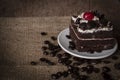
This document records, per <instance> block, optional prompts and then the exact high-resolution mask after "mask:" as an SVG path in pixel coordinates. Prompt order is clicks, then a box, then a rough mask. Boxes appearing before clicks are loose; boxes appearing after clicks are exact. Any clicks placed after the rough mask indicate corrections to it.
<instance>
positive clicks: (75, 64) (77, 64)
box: [72, 62, 82, 66]
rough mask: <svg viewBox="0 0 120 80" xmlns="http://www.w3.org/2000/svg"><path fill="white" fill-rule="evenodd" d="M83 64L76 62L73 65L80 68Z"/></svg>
mask: <svg viewBox="0 0 120 80" xmlns="http://www.w3.org/2000/svg"><path fill="white" fill-rule="evenodd" d="M81 64H82V63H81V62H74V63H73V64H72V65H73V66H79V65H81Z"/></svg>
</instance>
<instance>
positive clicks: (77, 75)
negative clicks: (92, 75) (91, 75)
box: [71, 73, 79, 80]
mask: <svg viewBox="0 0 120 80" xmlns="http://www.w3.org/2000/svg"><path fill="white" fill-rule="evenodd" d="M71 77H72V78H73V79H74V80H77V79H78V78H79V74H74V73H72V74H71Z"/></svg>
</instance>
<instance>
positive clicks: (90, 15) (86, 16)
mask: <svg viewBox="0 0 120 80" xmlns="http://www.w3.org/2000/svg"><path fill="white" fill-rule="evenodd" d="M83 18H84V19H85V20H92V19H93V18H94V14H93V13H92V12H85V13H84V14H83Z"/></svg>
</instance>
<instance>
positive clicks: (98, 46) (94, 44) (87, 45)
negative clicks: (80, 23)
mask: <svg viewBox="0 0 120 80" xmlns="http://www.w3.org/2000/svg"><path fill="white" fill-rule="evenodd" d="M72 27H73V28H72ZM69 29H70V36H71V39H72V41H73V42H74V43H75V46H76V49H77V50H78V51H80V52H86V51H90V50H93V51H102V50H107V49H112V48H113V47H114V46H115V43H116V40H115V39H114V38H112V36H111V35H108V33H107V32H105V31H104V32H101V33H104V34H100V33H99V32H98V33H97V32H96V34H89V33H87V34H82V33H80V32H78V31H77V29H76V27H75V26H70V27H69ZM73 29H74V31H75V33H76V34H77V36H79V38H83V39H88V38H89V39H90V38H91V39H92V38H93V37H92V36H93V35H94V39H96V38H100V39H103V40H80V39H78V38H77V36H76V35H75V33H74V31H73ZM111 34H112V32H111ZM105 38H111V39H108V40H104V39H105Z"/></svg>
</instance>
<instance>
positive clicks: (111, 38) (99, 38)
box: [72, 27, 114, 40]
mask: <svg viewBox="0 0 120 80" xmlns="http://www.w3.org/2000/svg"><path fill="white" fill-rule="evenodd" d="M72 30H73V32H74V33H75V36H76V37H77V38H78V39H79V40H111V39H114V38H87V39H85V38H80V37H79V36H78V34H77V33H76V32H75V30H74V29H73V27H72Z"/></svg>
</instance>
